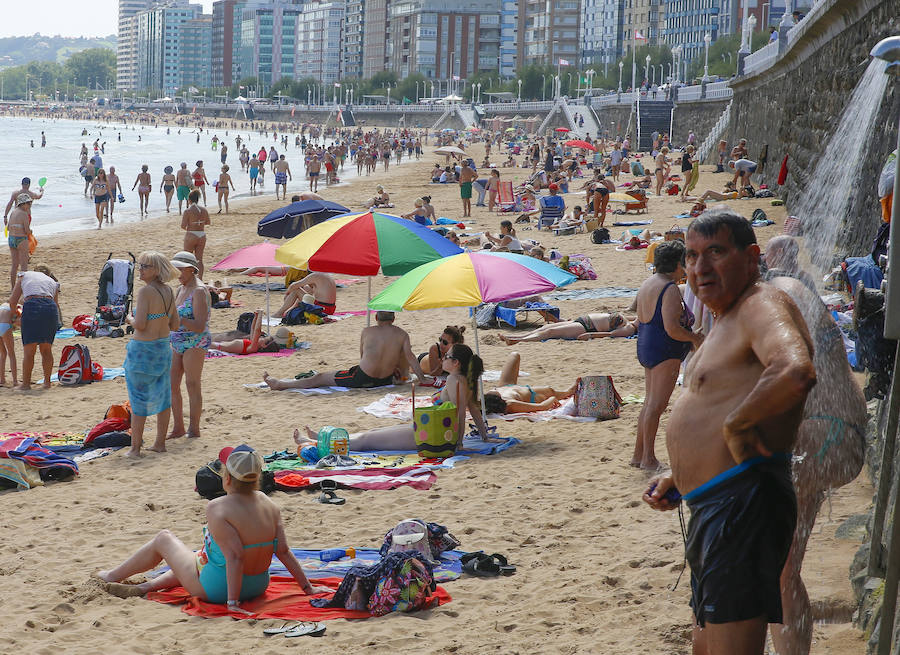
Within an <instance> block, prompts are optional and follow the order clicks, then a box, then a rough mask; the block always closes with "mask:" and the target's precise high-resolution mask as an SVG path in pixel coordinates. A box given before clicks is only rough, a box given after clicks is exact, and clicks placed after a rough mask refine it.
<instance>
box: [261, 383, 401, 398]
mask: <svg viewBox="0 0 900 655" xmlns="http://www.w3.org/2000/svg"><path fill="white" fill-rule="evenodd" d="M244 386H245V387H246V388H248V389H268V388H269V385H267V384H266V383H265V382H255V383H253V384H245V385H244ZM393 387H394V385H393V384H390V385H388V386H385V387H370V388H372V389H391V388H393ZM366 390H367V389H351V388H350V387H338V386H331V387H312V388H311V389H283V391H293V392H294V393H299V394H303V395H304V396H312V395H315V394H320V395H323V396H325V395H328V394H330V393H344V392H345V391H366Z"/></svg>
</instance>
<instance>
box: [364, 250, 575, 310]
mask: <svg viewBox="0 0 900 655" xmlns="http://www.w3.org/2000/svg"><path fill="white" fill-rule="evenodd" d="M576 279H577V278H576V277H575V276H574V275H572V274H571V273H569V272H568V271H564V270H562V269H561V268H558V267H556V266H554V265H553V264H550V263H548V262H545V261H541V260H540V259H535V258H534V257H526V256H525V255H516V254H513V253H509V252H464V253H462V254H459V255H453V256H452V257H445V258H443V259H439V260H436V261H433V262H429V263H427V264H423V265H422V266H419V267H418V268H416V269H413V270H412V271H410V272H409V273H407V274H406V275H404V276H403V277H401V278H400V279H399V280H397V281H396V282H394V283H393V284H392V285H391V286H389V287H388V288H387V289H385V290H384V291H382V292H381V293H379V294H378V295H377V296H375V297H374V298H372V300H371V301H370V302H369V309H375V310H379V309H380V310H386V311H400V310H404V309H406V310H415V309H436V308H438V307H476V306H477V305H479V304H481V303H483V302H501V301H503V300H512V299H513V298H523V297H525V296H532V295H535V294H538V293H542V292H545V291H552V290H553V289H555V288H557V287H561V286H565V285H567V284H570V283H572V282H574V281H575V280H576Z"/></svg>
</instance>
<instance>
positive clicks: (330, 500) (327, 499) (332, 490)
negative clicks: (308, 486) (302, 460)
mask: <svg viewBox="0 0 900 655" xmlns="http://www.w3.org/2000/svg"><path fill="white" fill-rule="evenodd" d="M319 489H320V490H321V491H322V493H321V494H320V495H319V502H320V503H324V504H326V505H343V504H344V503H346V502H347V499H346V498H341V497H340V496H338V495H337V493H336V491H337V482H335V481H334V480H322V481H321V482H320V483H319Z"/></svg>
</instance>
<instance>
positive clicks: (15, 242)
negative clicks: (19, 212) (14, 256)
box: [6, 234, 28, 250]
mask: <svg viewBox="0 0 900 655" xmlns="http://www.w3.org/2000/svg"><path fill="white" fill-rule="evenodd" d="M23 241H28V237H14V236H13V235H11V234H10V235H9V237H7V239H6V242H7V243H8V244H9V247H10V248H11V249H13V250H16V249H18V247H19V245H20V244H21V243H22V242H23Z"/></svg>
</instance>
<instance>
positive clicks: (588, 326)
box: [574, 316, 599, 332]
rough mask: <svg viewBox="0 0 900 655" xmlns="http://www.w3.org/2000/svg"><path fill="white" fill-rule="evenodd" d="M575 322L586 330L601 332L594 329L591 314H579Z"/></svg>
mask: <svg viewBox="0 0 900 655" xmlns="http://www.w3.org/2000/svg"><path fill="white" fill-rule="evenodd" d="M574 322H575V323H578V324H579V325H580V326H581V327H583V328H584V331H585V332H599V330H595V329H594V322H593V321H592V320H591V317H590V316H579V317H578V318H576V319H575V321H574Z"/></svg>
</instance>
